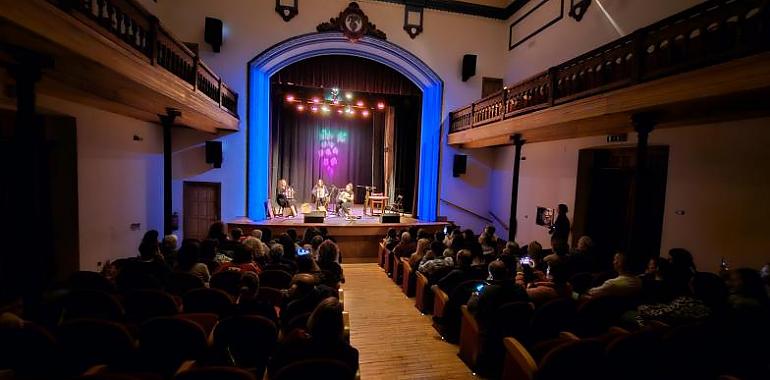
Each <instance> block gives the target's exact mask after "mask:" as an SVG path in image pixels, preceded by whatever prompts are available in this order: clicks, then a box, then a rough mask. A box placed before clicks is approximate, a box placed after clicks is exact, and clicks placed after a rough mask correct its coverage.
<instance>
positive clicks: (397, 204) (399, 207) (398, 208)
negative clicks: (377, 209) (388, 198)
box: [385, 194, 404, 215]
mask: <svg viewBox="0 0 770 380" xmlns="http://www.w3.org/2000/svg"><path fill="white" fill-rule="evenodd" d="M385 211H390V212H394V213H398V214H400V215H404V196H403V195H400V194H399V195H397V196H396V200H395V201H393V203H391V204H390V205H388V206H387V207H385Z"/></svg>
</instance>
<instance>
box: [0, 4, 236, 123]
mask: <svg viewBox="0 0 770 380" xmlns="http://www.w3.org/2000/svg"><path fill="white" fill-rule="evenodd" d="M3 46H4V47H6V49H7V48H8V47H12V49H24V50H27V51H32V52H35V53H37V54H41V55H43V56H45V57H49V58H50V59H51V61H52V62H53V66H52V67H51V68H48V69H46V70H44V75H43V78H42V79H41V81H40V83H39V84H38V90H39V92H40V93H43V94H47V95H51V96H55V97H59V98H63V99H66V100H70V101H75V102H78V103H82V104H86V105H89V106H93V107H96V108H100V109H104V110H107V111H111V112H115V113H118V114H122V115H126V116H130V117H134V118H137V119H140V120H146V121H149V122H158V116H157V115H158V114H164V113H166V109H167V108H174V109H177V110H179V111H180V112H181V117H179V118H177V122H176V124H179V125H183V126H187V127H191V128H195V129H199V130H203V131H207V132H216V131H218V130H233V131H234V130H238V122H239V118H238V111H237V108H238V94H237V93H235V91H233V90H232V89H231V88H230V87H228V86H227V85H226V84H225V83H224V82H223V81H222V79H221V77H220V76H219V75H217V74H216V73H214V71H213V70H211V69H210V68H209V67H208V66H206V64H205V63H203V61H201V60H200V58H199V57H198V55H197V54H195V53H194V52H193V51H191V50H190V49H188V48H187V47H186V46H185V45H184V44H183V43H182V42H180V40H179V39H177V38H175V37H174V36H173V35H172V34H171V33H170V32H169V31H168V30H167V29H165V28H164V27H163V26H162V25H161V24H160V23H159V22H158V19H157V18H156V17H155V16H153V15H151V14H150V13H149V12H148V11H147V10H145V9H144V8H143V7H141V6H140V5H139V4H138V3H136V2H135V1H133V0H25V1H15V0H0V47H3ZM6 58H8V57H6ZM2 75H4V74H0V82H8V83H11V81H10V80H9V78H7V77H6V78H2Z"/></svg>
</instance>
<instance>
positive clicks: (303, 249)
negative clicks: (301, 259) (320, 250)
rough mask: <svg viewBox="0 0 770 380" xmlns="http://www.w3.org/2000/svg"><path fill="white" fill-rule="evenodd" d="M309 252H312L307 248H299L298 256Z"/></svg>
mask: <svg viewBox="0 0 770 380" xmlns="http://www.w3.org/2000/svg"><path fill="white" fill-rule="evenodd" d="M309 253H310V251H308V250H307V249H305V248H297V256H305V255H307V254H309Z"/></svg>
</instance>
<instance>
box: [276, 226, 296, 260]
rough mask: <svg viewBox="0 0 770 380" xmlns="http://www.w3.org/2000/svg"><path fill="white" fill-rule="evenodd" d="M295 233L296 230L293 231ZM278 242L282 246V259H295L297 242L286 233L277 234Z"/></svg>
mask: <svg viewBox="0 0 770 380" xmlns="http://www.w3.org/2000/svg"><path fill="white" fill-rule="evenodd" d="M295 234H296V231H295ZM278 244H280V245H282V246H283V259H284V260H289V261H294V260H296V259H297V243H296V240H294V239H293V238H292V237H291V235H289V234H288V233H285V232H284V233H282V234H281V235H279V236H278Z"/></svg>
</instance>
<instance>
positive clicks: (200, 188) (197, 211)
mask: <svg viewBox="0 0 770 380" xmlns="http://www.w3.org/2000/svg"><path fill="white" fill-rule="evenodd" d="M183 198H184V208H183V210H182V213H183V215H184V237H185V239H187V238H190V239H199V240H201V239H205V238H206V235H207V234H208V230H209V226H210V225H211V223H214V222H215V221H217V220H219V218H220V207H221V185H220V184H219V183H209V182H185V183H184V189H183Z"/></svg>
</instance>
